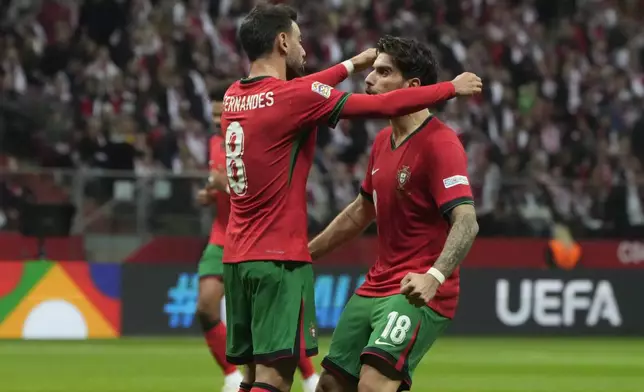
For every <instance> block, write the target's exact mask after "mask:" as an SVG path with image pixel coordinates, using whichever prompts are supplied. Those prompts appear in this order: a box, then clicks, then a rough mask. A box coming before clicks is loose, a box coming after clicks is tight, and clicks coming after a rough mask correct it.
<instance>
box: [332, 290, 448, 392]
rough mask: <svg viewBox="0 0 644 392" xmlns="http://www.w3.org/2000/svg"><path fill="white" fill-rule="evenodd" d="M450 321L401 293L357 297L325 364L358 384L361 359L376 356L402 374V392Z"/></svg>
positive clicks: (343, 318)
mask: <svg viewBox="0 0 644 392" xmlns="http://www.w3.org/2000/svg"><path fill="white" fill-rule="evenodd" d="M449 323H450V319H448V318H446V317H443V316H441V315H439V314H438V313H436V312H435V311H433V310H432V309H430V308H428V307H422V308H416V307H414V306H413V305H411V304H409V302H408V301H407V299H406V298H405V297H404V296H402V295H393V296H389V297H362V296H359V295H353V296H352V297H351V299H350V300H349V302H348V303H347V306H346V307H345V309H344V311H343V312H342V316H341V317H340V320H339V321H338V325H337V327H336V329H335V331H334V333H333V339H332V340H331V348H330V350H329V355H328V356H327V357H326V358H324V361H323V362H322V365H323V366H324V367H325V368H326V369H327V370H329V371H331V372H333V373H335V374H337V373H341V374H342V375H344V376H345V377H347V378H348V379H349V380H352V381H354V382H356V383H357V382H358V377H359V376H360V368H361V366H362V360H364V358H365V357H366V356H369V355H371V356H375V357H378V358H380V359H381V360H382V361H383V362H384V363H386V364H387V366H389V367H391V369H393V370H394V371H395V372H396V373H397V374H399V375H400V377H401V379H402V388H401V390H409V389H410V388H411V379H412V375H413V372H414V369H416V367H417V366H418V364H419V363H420V360H421V359H422V357H423V356H424V355H425V354H426V353H427V351H429V349H430V347H431V346H432V344H433V343H434V341H435V340H436V339H437V338H438V336H440V335H441V334H442V333H443V331H444V330H445V328H447V326H448V325H449Z"/></svg>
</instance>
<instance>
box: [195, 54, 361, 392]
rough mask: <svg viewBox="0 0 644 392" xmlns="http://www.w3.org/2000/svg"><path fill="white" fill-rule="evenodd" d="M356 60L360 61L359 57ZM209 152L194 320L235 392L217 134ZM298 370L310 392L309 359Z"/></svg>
mask: <svg viewBox="0 0 644 392" xmlns="http://www.w3.org/2000/svg"><path fill="white" fill-rule="evenodd" d="M363 57H364V56H363ZM357 59H360V56H358V57H357ZM364 60H365V61H367V60H368V59H366V58H365V59H364ZM371 62H372V61H371ZM212 114H213V121H214V122H215V123H216V122H217V121H218V120H219V116H220V115H221V102H215V103H213V110H212ZM209 150H210V161H209V165H210V177H209V178H208V183H207V185H206V187H205V189H202V190H201V191H199V193H198V195H197V199H198V201H199V203H200V204H202V205H214V206H215V210H216V216H215V220H214V222H213V224H212V230H211V232H210V239H209V241H208V245H207V246H206V249H205V250H204V252H203V256H202V258H201V260H200V262H199V297H198V300H197V317H198V319H199V323H200V325H201V328H202V331H203V333H204V337H205V338H206V343H207V344H208V348H209V349H210V353H211V354H212V356H213V358H214V359H215V361H216V362H217V363H218V364H219V367H220V368H221V370H222V371H223V372H224V386H223V389H222V390H223V392H237V391H238V388H239V384H240V383H241V381H242V377H243V376H242V374H241V373H240V372H239V371H238V370H237V368H236V367H235V365H232V364H230V363H229V362H228V361H227V360H226V326H225V325H224V324H223V323H222V322H221V316H220V315H221V306H220V304H221V299H222V298H223V296H224V282H223V263H222V255H223V249H224V243H225V237H226V226H227V224H228V215H229V212H230V201H229V196H228V192H227V187H228V179H227V177H226V173H225V170H226V155H225V147H224V138H223V137H222V136H221V135H219V134H215V135H213V136H212V137H211V138H210V149H209ZM298 368H299V369H300V372H301V374H302V383H303V385H302V386H303V389H304V392H314V391H315V387H316V385H317V383H318V379H319V376H318V375H317V373H316V372H315V367H314V366H313V363H312V361H311V359H310V358H308V357H302V358H300V361H299V363H298Z"/></svg>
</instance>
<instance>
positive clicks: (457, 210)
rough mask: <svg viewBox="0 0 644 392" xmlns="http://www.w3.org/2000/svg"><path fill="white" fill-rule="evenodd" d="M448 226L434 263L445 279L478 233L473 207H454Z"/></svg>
mask: <svg viewBox="0 0 644 392" xmlns="http://www.w3.org/2000/svg"><path fill="white" fill-rule="evenodd" d="M450 224H451V227H450V230H449V235H448V236H447V240H445V246H444V247H443V251H442V252H441V254H440V256H438V260H436V262H435V263H434V268H436V269H437V270H439V271H440V272H441V273H442V274H443V275H444V276H445V277H447V276H450V275H451V274H452V272H453V271H454V270H455V269H456V267H458V265H459V264H461V262H462V261H463V259H465V256H467V252H469V251H470V248H471V247H472V244H473V243H474V238H476V234H477V233H478V232H479V225H478V223H477V222H476V212H475V210H474V206H473V205H472V204H461V205H458V206H456V207H454V209H452V213H451V216H450Z"/></svg>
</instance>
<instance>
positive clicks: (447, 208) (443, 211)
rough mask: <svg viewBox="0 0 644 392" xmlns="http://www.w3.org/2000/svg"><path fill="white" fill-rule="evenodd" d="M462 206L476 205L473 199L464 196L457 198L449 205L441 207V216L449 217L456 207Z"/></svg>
mask: <svg viewBox="0 0 644 392" xmlns="http://www.w3.org/2000/svg"><path fill="white" fill-rule="evenodd" d="M461 204H471V205H474V200H472V198H471V197H468V196H464V197H457V198H456V199H452V200H450V201H448V202H447V203H444V204H442V205H441V206H440V211H441V214H443V215H448V214H449V213H450V211H452V210H453V209H454V207H456V206H460V205H461Z"/></svg>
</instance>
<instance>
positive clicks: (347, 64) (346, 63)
mask: <svg viewBox="0 0 644 392" xmlns="http://www.w3.org/2000/svg"><path fill="white" fill-rule="evenodd" d="M342 65H344V68H346V69H347V72H349V75H351V74H352V73H353V71H354V70H355V67H354V66H353V63H352V62H351V60H346V61H343V62H342Z"/></svg>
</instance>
